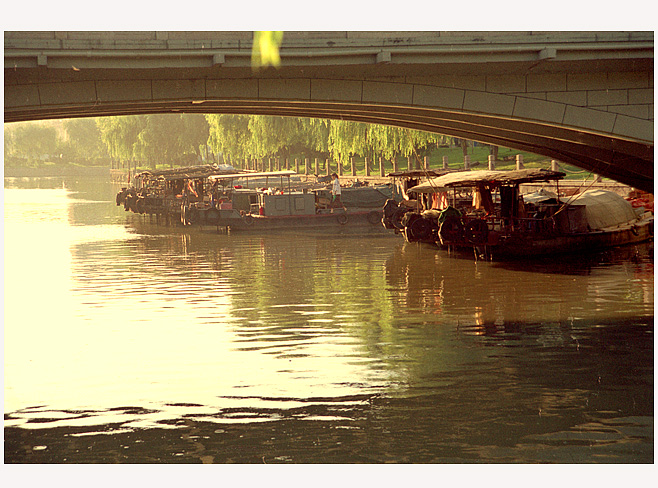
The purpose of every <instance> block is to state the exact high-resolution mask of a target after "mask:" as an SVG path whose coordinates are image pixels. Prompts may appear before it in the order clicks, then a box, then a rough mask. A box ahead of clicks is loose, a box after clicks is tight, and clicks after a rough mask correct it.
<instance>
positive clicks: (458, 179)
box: [407, 169, 566, 193]
mask: <svg viewBox="0 0 658 488" xmlns="http://www.w3.org/2000/svg"><path fill="white" fill-rule="evenodd" d="M565 176H566V173H562V172H560V171H549V170H545V169H520V170H512V171H492V170H481V171H459V172H456V173H449V174H446V175H443V176H439V177H438V178H432V179H431V180H428V181H426V182H425V183H421V184H420V185H418V186H414V187H412V188H409V190H407V191H408V192H410V193H435V192H437V191H445V189H446V188H464V187H473V186H478V185H490V186H501V185H512V184H521V183H530V182H535V181H550V180H559V179H562V178H564V177H565Z"/></svg>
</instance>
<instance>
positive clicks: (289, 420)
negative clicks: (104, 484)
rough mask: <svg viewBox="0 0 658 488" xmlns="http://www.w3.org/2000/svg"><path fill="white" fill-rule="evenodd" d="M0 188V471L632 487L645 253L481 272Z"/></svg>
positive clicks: (406, 253)
mask: <svg viewBox="0 0 658 488" xmlns="http://www.w3.org/2000/svg"><path fill="white" fill-rule="evenodd" d="M115 191H116V188H115V187H113V186H112V185H110V184H109V183H104V182H94V181H93V180H88V179H74V178H70V179H61V178H52V179H10V178H7V179H5V190H4V213H5V217H4V236H5V238H4V249H5V259H4V264H5V296H4V300H5V315H4V320H5V322H4V323H5V326H4V340H5V349H4V354H5V361H4V368H5V389H4V409H5V462H7V463H88V462H101V463H115V462H118V463H199V462H203V463H231V462H237V463H263V462H265V463H277V462H278V463H285V462H288V463H290V462H292V463H382V462H393V463H412V462H413V463H437V462H438V463H442V462H450V463H463V462H480V463H482V462H484V463H509V462H514V463H519V462H520V463H537V462H539V463H544V462H554V463H574V462H575V463H650V462H652V461H653V305H654V303H653V297H654V294H653V244H649V245H641V246H634V247H627V248H623V249H620V250H617V251H614V252H606V253H602V254H596V255H593V256H577V257H575V258H569V259H567V258H564V257H562V258H559V259H554V260H543V261H536V262H525V263H492V262H484V261H475V260H474V259H472V258H463V257H456V256H450V255H448V254H447V253H445V252H443V251H440V250H438V249H434V248H432V247H430V246H427V245H417V244H414V245H409V244H405V243H404V242H403V241H402V239H401V238H400V237H398V236H393V235H389V234H386V233H375V234H359V233H357V234H342V235H341V234H328V233H317V232H300V231H291V232H279V233H276V234H268V235H246V234H243V235H240V234H232V235H227V234H221V233H220V234H218V233H216V232H215V231H214V230H213V229H210V228H208V229H203V231H199V230H194V229H193V230H189V228H182V227H180V226H174V227H172V226H166V225H159V224H157V223H155V222H152V221H150V219H149V218H148V217H143V216H138V215H134V214H131V213H127V212H124V210H123V207H117V206H115V204H114V192H115Z"/></svg>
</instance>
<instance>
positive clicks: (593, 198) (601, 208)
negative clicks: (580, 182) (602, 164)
mask: <svg viewBox="0 0 658 488" xmlns="http://www.w3.org/2000/svg"><path fill="white" fill-rule="evenodd" d="M569 203H570V204H572V205H586V209H585V212H586V215H587V223H588V224H589V228H590V229H591V230H598V229H603V228H605V227H614V226H617V225H620V224H625V223H627V222H631V221H633V220H636V219H637V215H636V214H635V211H634V210H633V207H632V206H631V204H630V203H629V202H627V201H626V200H624V198H623V197H621V196H620V195H618V194H616V193H614V192H611V191H606V190H588V191H585V192H583V193H580V194H578V195H575V196H574V197H571V198H570V199H569Z"/></svg>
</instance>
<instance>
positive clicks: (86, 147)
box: [63, 118, 107, 162]
mask: <svg viewBox="0 0 658 488" xmlns="http://www.w3.org/2000/svg"><path fill="white" fill-rule="evenodd" d="M63 126H64V131H65V133H66V141H65V143H64V145H63V146H64V147H63V152H64V153H65V155H66V159H67V160H69V161H91V162H95V161H98V160H100V159H102V158H104V157H106V156H107V150H106V147H105V146H104V145H103V143H102V140H101V132H100V130H99V128H98V124H96V121H95V120H94V119H86V118H81V119H69V120H65V121H64V124H63Z"/></svg>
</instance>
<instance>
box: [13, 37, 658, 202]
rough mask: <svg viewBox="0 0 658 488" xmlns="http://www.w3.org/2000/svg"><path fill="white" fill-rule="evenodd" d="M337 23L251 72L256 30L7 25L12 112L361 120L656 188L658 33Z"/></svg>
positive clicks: (30, 115)
mask: <svg viewBox="0 0 658 488" xmlns="http://www.w3.org/2000/svg"><path fill="white" fill-rule="evenodd" d="M339 34H341V33H336V32H329V33H294V32H290V33H288V32H287V33H286V35H285V40H284V44H283V45H282V48H281V59H282V63H281V67H280V68H279V69H276V70H275V69H272V68H270V69H267V70H261V71H259V72H256V73H255V72H254V71H253V70H252V68H251V64H250V54H251V33H198V34H195V33H165V32H162V33H161V32H156V33H150V32H141V33H140V32H128V33H55V32H53V33H33V34H30V33H20V32H19V33H10V34H9V35H8V34H7V33H5V72H4V74H5V108H4V116H5V122H14V121H26V120H39V119H59V118H72V117H98V116H115V115H132V114H148V113H222V114H262V115H275V116H277V115H278V116H297V117H318V118H329V119H342V120H353V121H360V122H367V123H377V124H385V125H392V126H399V127H408V128H413V129H419V130H424V131H429V132H434V133H438V134H444V135H448V136H455V137H459V138H463V139H468V140H474V141H479V142H482V143H485V144H494V145H498V146H503V147H509V148H514V149H519V150H524V151H529V152H533V153H536V154H540V155H544V156H546V157H547V158H551V159H556V160H558V161H560V162H564V163H568V164H571V165H574V166H578V167H581V168H584V169H586V170H589V171H592V172H594V173H596V174H599V175H601V176H604V177H609V178H612V179H614V180H617V181H620V182H622V183H626V184H628V185H631V186H633V187H635V188H639V189H642V190H645V191H650V192H653V164H654V157H653V151H654V149H653V147H654V142H653V141H654V134H653V33H651V32H648V33H614V32H612V33H607V32H602V33H588V32H584V33H581V32H578V33H568V32H561V33H535V32H527V33H524V32H519V33H478V34H477V35H476V36H475V35H474V34H473V33H463V34H460V33H404V34H402V33H398V34H395V35H393V34H387V33H368V32H366V33H349V32H348V33H342V36H341V35H339ZM181 36H182V39H181ZM208 36H210V37H212V39H206V37H208Z"/></svg>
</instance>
